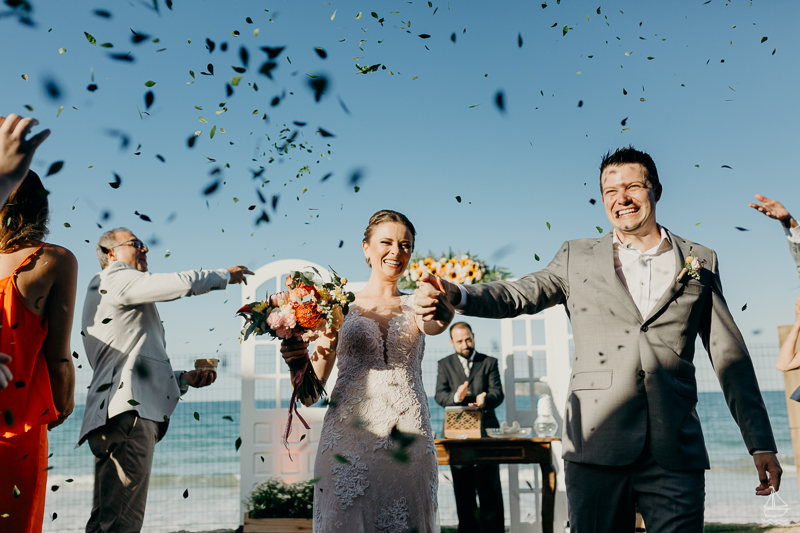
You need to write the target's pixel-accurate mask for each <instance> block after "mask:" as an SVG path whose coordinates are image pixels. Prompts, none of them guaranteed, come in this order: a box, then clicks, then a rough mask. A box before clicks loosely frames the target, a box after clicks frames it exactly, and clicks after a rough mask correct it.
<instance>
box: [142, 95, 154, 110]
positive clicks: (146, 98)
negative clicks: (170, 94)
mask: <svg viewBox="0 0 800 533" xmlns="http://www.w3.org/2000/svg"><path fill="white" fill-rule="evenodd" d="M155 99H156V97H155V95H154V94H153V91H147V93H145V95H144V105H145V107H146V108H147V109H150V106H151V105H153V102H154V101H155Z"/></svg>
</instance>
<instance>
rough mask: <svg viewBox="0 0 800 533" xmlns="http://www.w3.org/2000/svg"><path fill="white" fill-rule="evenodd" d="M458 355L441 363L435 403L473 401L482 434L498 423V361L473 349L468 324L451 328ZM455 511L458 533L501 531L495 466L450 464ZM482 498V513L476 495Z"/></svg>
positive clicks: (500, 495) (500, 500) (500, 392)
mask: <svg viewBox="0 0 800 533" xmlns="http://www.w3.org/2000/svg"><path fill="white" fill-rule="evenodd" d="M450 344H452V345H453V348H455V350H456V353H454V354H452V355H450V356H448V357H445V358H444V359H441V360H440V361H439V373H438V376H437V378H436V403H438V404H439V405H441V406H442V407H450V406H454V405H465V406H466V405H472V406H476V407H479V408H480V409H481V411H482V413H481V434H482V436H484V437H485V436H486V428H497V427H500V424H499V423H498V422H497V417H496V416H495V414H494V410H495V408H496V407H497V406H499V405H500V404H501V403H503V398H504V396H503V388H502V386H501V384H500V371H499V370H498V368H497V359H495V358H494V357H489V356H487V355H484V354H482V353H478V352H476V351H475V337H474V335H473V334H472V328H471V327H470V326H469V324H467V323H466V322H457V323H455V324H453V325H452V326H450ZM450 471H451V472H452V474H453V490H454V491H455V495H456V509H457V511H458V533H503V531H505V528H504V518H503V492H502V489H501V486H500V467H499V466H498V465H450ZM476 491H477V493H478V499H479V500H480V511H479V510H478V506H477V505H476V501H475V493H476Z"/></svg>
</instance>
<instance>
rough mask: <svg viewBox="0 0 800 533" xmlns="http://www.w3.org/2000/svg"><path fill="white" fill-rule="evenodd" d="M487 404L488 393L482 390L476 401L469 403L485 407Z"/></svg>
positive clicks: (473, 405) (472, 405)
mask: <svg viewBox="0 0 800 533" xmlns="http://www.w3.org/2000/svg"><path fill="white" fill-rule="evenodd" d="M485 404H486V393H485V392H482V393H480V394H478V396H477V397H476V398H475V401H474V402H472V403H471V404H469V405H470V406H471V407H483V406H484V405H485Z"/></svg>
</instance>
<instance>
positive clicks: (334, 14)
mask: <svg viewBox="0 0 800 533" xmlns="http://www.w3.org/2000/svg"><path fill="white" fill-rule="evenodd" d="M336 11H338V10H336V9H334V10H333V15H331V20H333V19H335V18H336ZM359 15H361V13H359Z"/></svg>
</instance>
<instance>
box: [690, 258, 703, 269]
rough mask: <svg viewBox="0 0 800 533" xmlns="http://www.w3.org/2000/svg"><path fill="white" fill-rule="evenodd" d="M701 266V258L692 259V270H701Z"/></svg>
mask: <svg viewBox="0 0 800 533" xmlns="http://www.w3.org/2000/svg"><path fill="white" fill-rule="evenodd" d="M701 268H702V265H701V264H700V260H698V259H697V258H696V257H695V258H694V259H692V270H694V271H695V272H696V271H698V270H700V269H701Z"/></svg>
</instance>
